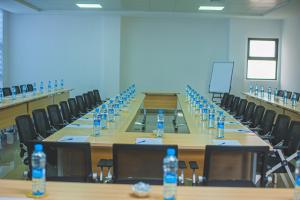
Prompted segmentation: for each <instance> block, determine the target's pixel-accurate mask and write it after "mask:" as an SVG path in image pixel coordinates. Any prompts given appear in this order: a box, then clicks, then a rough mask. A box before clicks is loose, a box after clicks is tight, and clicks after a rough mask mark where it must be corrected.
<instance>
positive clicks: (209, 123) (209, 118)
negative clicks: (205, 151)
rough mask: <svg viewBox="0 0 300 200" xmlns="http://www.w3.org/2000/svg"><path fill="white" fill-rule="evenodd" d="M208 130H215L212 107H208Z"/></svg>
mask: <svg viewBox="0 0 300 200" xmlns="http://www.w3.org/2000/svg"><path fill="white" fill-rule="evenodd" d="M208 128H215V109H214V107H213V105H210V109H209V115H208Z"/></svg>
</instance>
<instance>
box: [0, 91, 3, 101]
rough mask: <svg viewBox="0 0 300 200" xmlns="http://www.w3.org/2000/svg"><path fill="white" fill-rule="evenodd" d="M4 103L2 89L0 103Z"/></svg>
mask: <svg viewBox="0 0 300 200" xmlns="http://www.w3.org/2000/svg"><path fill="white" fill-rule="evenodd" d="M2 102H3V91H2V89H1V88H0V103H2Z"/></svg>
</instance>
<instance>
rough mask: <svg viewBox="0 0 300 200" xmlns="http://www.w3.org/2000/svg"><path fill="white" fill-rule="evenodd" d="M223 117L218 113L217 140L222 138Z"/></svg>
mask: <svg viewBox="0 0 300 200" xmlns="http://www.w3.org/2000/svg"><path fill="white" fill-rule="evenodd" d="M224 121H225V119H224V115H223V114H221V113H220V116H219V117H218V133H217V138H224Z"/></svg>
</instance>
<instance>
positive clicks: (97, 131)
mask: <svg viewBox="0 0 300 200" xmlns="http://www.w3.org/2000/svg"><path fill="white" fill-rule="evenodd" d="M93 122H94V123H93V135H92V136H95V137H96V136H99V135H100V133H101V130H100V129H101V127H100V124H101V115H100V110H99V108H96V109H95V112H94V114H93Z"/></svg>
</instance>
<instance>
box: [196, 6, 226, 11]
mask: <svg viewBox="0 0 300 200" xmlns="http://www.w3.org/2000/svg"><path fill="white" fill-rule="evenodd" d="M223 9H224V6H200V7H199V10H216V11H221V10H223Z"/></svg>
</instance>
